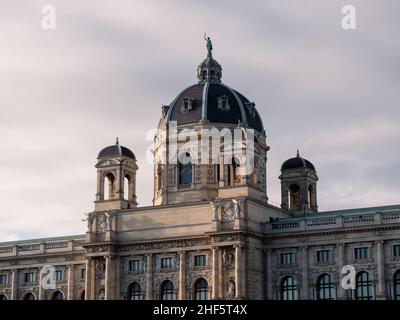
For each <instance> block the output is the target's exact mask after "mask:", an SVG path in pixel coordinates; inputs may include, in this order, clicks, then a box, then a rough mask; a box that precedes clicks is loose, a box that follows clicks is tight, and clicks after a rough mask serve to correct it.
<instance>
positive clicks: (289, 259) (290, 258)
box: [281, 252, 294, 264]
mask: <svg viewBox="0 0 400 320" xmlns="http://www.w3.org/2000/svg"><path fill="white" fill-rule="evenodd" d="M293 263H294V253H293V252H288V253H281V264H293Z"/></svg>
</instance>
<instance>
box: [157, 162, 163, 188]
mask: <svg viewBox="0 0 400 320" xmlns="http://www.w3.org/2000/svg"><path fill="white" fill-rule="evenodd" d="M162 180H163V175H162V167H161V164H158V165H157V190H161V189H162V185H163V181H162Z"/></svg>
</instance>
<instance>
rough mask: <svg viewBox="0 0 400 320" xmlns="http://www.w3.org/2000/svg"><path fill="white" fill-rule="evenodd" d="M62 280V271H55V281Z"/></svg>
mask: <svg viewBox="0 0 400 320" xmlns="http://www.w3.org/2000/svg"><path fill="white" fill-rule="evenodd" d="M62 279H63V272H62V270H56V281H62Z"/></svg>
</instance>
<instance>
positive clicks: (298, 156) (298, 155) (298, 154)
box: [297, 149, 300, 158]
mask: <svg viewBox="0 0 400 320" xmlns="http://www.w3.org/2000/svg"><path fill="white" fill-rule="evenodd" d="M297 158H300V153H299V149H297Z"/></svg>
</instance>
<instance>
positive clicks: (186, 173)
mask: <svg viewBox="0 0 400 320" xmlns="http://www.w3.org/2000/svg"><path fill="white" fill-rule="evenodd" d="M181 161H182V162H183V163H181ZM178 170H179V181H178V183H179V185H181V186H182V185H191V184H192V159H191V157H190V154H189V153H187V152H186V158H185V159H182V160H181V159H180V162H179V165H178Z"/></svg>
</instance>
